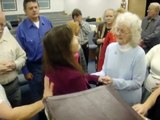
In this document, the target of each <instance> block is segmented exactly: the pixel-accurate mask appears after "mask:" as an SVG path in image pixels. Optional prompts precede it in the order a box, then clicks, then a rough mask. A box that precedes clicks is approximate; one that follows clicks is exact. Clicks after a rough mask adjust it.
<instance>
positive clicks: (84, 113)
mask: <svg viewBox="0 0 160 120" xmlns="http://www.w3.org/2000/svg"><path fill="white" fill-rule="evenodd" d="M44 102H45V105H46V107H47V109H48V111H49V113H50V116H52V120H142V118H141V117H140V116H139V115H138V114H137V113H136V112H135V111H134V110H133V109H132V108H131V107H130V106H129V105H127V104H126V103H125V102H124V101H123V100H122V98H121V97H120V96H119V95H118V93H117V92H116V91H115V90H114V89H112V88H111V87H110V86H100V87H97V88H93V89H90V90H86V91H83V92H78V93H73V94H68V95H62V96H53V97H48V98H47V99H45V101H44Z"/></svg>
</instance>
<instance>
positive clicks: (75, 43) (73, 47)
mask: <svg viewBox="0 0 160 120" xmlns="http://www.w3.org/2000/svg"><path fill="white" fill-rule="evenodd" d="M79 49H80V44H79V42H78V37H77V36H74V37H73V39H72V42H71V51H72V52H73V54H74V53H76V52H78V51H79Z"/></svg>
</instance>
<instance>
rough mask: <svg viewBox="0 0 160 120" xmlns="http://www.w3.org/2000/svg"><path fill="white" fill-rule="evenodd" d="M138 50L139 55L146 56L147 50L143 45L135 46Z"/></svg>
mask: <svg viewBox="0 0 160 120" xmlns="http://www.w3.org/2000/svg"><path fill="white" fill-rule="evenodd" d="M135 49H136V50H137V53H136V54H138V55H140V56H141V55H143V56H145V51H144V50H143V49H142V47H140V46H139V45H138V46H137V47H136V48H135Z"/></svg>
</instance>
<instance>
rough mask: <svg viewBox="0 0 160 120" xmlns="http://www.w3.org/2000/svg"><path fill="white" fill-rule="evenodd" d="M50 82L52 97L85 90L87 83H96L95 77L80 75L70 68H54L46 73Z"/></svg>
mask: <svg viewBox="0 0 160 120" xmlns="http://www.w3.org/2000/svg"><path fill="white" fill-rule="evenodd" d="M46 76H48V77H49V79H50V81H52V82H54V90H53V91H54V95H63V94H68V93H74V92H79V91H82V90H87V89H88V87H87V85H88V82H90V81H91V82H92V81H93V82H98V77H99V76H95V75H89V74H82V73H80V72H79V71H77V70H74V69H73V68H70V67H56V69H55V70H50V71H48V72H47V73H46Z"/></svg>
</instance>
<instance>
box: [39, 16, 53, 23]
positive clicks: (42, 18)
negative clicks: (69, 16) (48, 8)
mask: <svg viewBox="0 0 160 120" xmlns="http://www.w3.org/2000/svg"><path fill="white" fill-rule="evenodd" d="M39 17H40V20H44V21H48V22H50V20H49V19H48V18H47V17H45V16H39Z"/></svg>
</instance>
